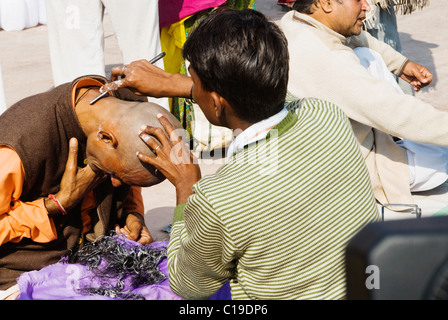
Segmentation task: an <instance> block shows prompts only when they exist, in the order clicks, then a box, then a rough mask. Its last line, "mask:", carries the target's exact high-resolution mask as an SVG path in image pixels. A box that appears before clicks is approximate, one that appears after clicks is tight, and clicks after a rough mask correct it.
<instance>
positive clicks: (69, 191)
mask: <svg viewBox="0 0 448 320" xmlns="http://www.w3.org/2000/svg"><path fill="white" fill-rule="evenodd" d="M77 160H78V140H76V138H71V139H70V142H69V154H68V159H67V163H66V165H65V171H64V175H63V176H62V179H61V184H60V189H59V192H58V193H56V194H55V197H56V199H57V200H58V201H59V202H60V203H61V205H62V206H63V207H64V209H65V210H70V209H71V208H73V207H74V206H75V205H76V204H77V203H78V202H79V201H81V200H82V199H83V198H84V196H85V195H86V194H87V193H88V192H89V191H91V190H92V189H93V188H95V187H96V186H97V185H98V184H99V183H100V182H101V181H102V180H104V178H105V175H104V174H103V173H96V172H94V171H93V170H92V169H91V168H90V166H85V167H84V168H79V167H78V163H77V162H78V161H77ZM45 206H46V208H47V211H48V213H49V214H57V213H58V211H59V208H58V207H57V204H55V203H54V201H53V200H51V199H48V198H46V200H45Z"/></svg>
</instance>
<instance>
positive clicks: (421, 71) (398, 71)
mask: <svg viewBox="0 0 448 320" xmlns="http://www.w3.org/2000/svg"><path fill="white" fill-rule="evenodd" d="M347 45H348V46H350V47H351V48H356V47H367V48H370V49H372V50H375V51H376V52H378V53H379V54H380V55H381V56H382V57H383V60H384V62H385V63H386V65H387V67H388V69H389V70H390V71H391V72H392V73H394V74H395V75H396V76H399V77H400V78H402V79H403V80H405V81H407V82H408V83H410V84H411V85H412V86H413V87H414V89H415V90H416V91H419V90H420V89H421V88H423V87H426V86H427V85H429V84H430V83H431V82H432V80H433V76H432V74H431V72H430V71H429V70H428V69H427V68H426V67H425V66H422V65H420V64H418V63H415V62H413V61H410V60H409V59H408V58H406V57H405V56H404V55H402V54H401V53H400V52H398V51H396V50H395V49H394V48H392V47H391V46H390V45H388V44H386V43H384V42H382V41H380V40H378V39H377V38H375V37H373V36H372V35H371V34H369V33H368V32H365V31H362V32H361V34H360V35H359V36H352V37H349V38H348V39H347Z"/></svg>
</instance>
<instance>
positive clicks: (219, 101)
mask: <svg viewBox="0 0 448 320" xmlns="http://www.w3.org/2000/svg"><path fill="white" fill-rule="evenodd" d="M211 97H212V100H213V104H214V107H215V114H216V117H217V118H220V117H221V116H222V115H223V114H225V109H226V108H227V107H228V106H229V103H228V102H227V100H226V99H224V98H223V97H222V96H221V95H220V94H218V93H216V92H215V91H213V92H212V93H211Z"/></svg>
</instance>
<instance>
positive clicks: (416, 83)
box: [400, 61, 433, 91]
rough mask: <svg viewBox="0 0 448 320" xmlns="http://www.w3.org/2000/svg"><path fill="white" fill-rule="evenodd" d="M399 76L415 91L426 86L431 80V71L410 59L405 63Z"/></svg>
mask: <svg viewBox="0 0 448 320" xmlns="http://www.w3.org/2000/svg"><path fill="white" fill-rule="evenodd" d="M400 78H402V79H403V80H405V81H407V82H409V83H410V84H411V85H412V86H413V87H414V90H415V91H419V90H420V89H421V88H423V87H426V86H427V85H429V84H430V83H431V82H432V80H433V77H432V73H431V72H429V70H428V69H427V68H426V67H424V66H422V65H420V64H418V63H415V62H412V61H408V62H407V63H406V65H405V66H404V68H403V72H402V74H401V75H400Z"/></svg>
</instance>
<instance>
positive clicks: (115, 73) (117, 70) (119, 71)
mask: <svg viewBox="0 0 448 320" xmlns="http://www.w3.org/2000/svg"><path fill="white" fill-rule="evenodd" d="M128 67H129V65H122V66H116V67H113V68H112V70H111V71H110V80H111V81H116V80H118V79H119V78H124V77H126V75H127V71H128V70H126V69H127V68H128Z"/></svg>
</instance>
